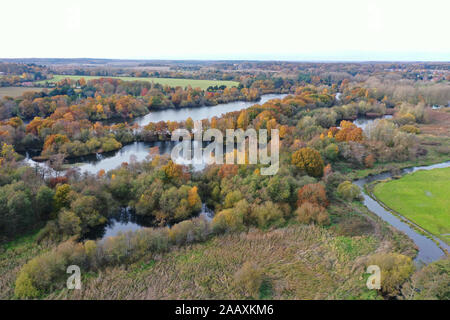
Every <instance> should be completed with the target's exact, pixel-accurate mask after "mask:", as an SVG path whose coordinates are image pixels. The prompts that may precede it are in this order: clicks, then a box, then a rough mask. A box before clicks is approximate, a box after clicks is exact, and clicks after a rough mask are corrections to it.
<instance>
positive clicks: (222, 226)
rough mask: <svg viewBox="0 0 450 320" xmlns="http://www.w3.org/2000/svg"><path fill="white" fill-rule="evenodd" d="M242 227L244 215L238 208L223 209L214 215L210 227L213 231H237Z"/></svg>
mask: <svg viewBox="0 0 450 320" xmlns="http://www.w3.org/2000/svg"><path fill="white" fill-rule="evenodd" d="M243 228H244V215H243V213H242V212H240V211H239V210H235V209H234V208H232V209H225V210H222V211H220V212H219V213H217V214H216V215H215V216H214V219H213V221H212V229H213V231H214V232H215V233H222V232H226V231H239V230H242V229H243Z"/></svg>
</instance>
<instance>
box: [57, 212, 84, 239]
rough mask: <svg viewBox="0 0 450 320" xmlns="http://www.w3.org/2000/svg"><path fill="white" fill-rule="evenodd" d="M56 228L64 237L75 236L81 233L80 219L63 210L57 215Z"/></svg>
mask: <svg viewBox="0 0 450 320" xmlns="http://www.w3.org/2000/svg"><path fill="white" fill-rule="evenodd" d="M58 226H59V230H60V232H62V233H63V234H64V235H66V236H72V235H76V234H79V233H80V232H81V219H80V218H79V217H78V216H77V215H76V214H75V213H74V212H72V211H69V210H67V209H63V210H61V212H60V213H59V215H58Z"/></svg>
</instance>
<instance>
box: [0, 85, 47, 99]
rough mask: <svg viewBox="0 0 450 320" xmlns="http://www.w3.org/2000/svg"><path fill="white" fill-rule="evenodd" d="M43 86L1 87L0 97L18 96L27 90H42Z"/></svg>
mask: <svg viewBox="0 0 450 320" xmlns="http://www.w3.org/2000/svg"><path fill="white" fill-rule="evenodd" d="M42 90H43V88H31V87H1V88H0V98H3V97H7V96H8V97H13V98H15V97H19V96H21V95H22V94H23V93H24V92H27V91H42Z"/></svg>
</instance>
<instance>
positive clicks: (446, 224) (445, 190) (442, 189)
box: [374, 168, 450, 243]
mask: <svg viewBox="0 0 450 320" xmlns="http://www.w3.org/2000/svg"><path fill="white" fill-rule="evenodd" d="M449 182H450V168H443V169H434V170H429V171H418V172H415V173H412V174H408V175H406V176H404V177H403V178H401V179H398V180H392V181H388V182H384V183H379V184H377V185H376V186H375V189H374V194H375V196H376V197H377V198H378V199H380V200H381V201H382V202H383V203H385V204H386V205H387V206H388V207H390V208H392V209H394V210H395V211H397V212H399V213H400V214H402V215H404V216H405V217H407V218H409V219H410V220H412V221H414V222H415V223H417V224H418V225H419V226H421V227H422V228H424V229H426V230H427V231H429V232H431V233H432V234H434V235H435V236H438V237H439V238H441V239H443V240H444V241H446V242H447V243H450V197H449V194H450V183H449Z"/></svg>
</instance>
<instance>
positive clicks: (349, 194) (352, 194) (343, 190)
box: [337, 181, 361, 201]
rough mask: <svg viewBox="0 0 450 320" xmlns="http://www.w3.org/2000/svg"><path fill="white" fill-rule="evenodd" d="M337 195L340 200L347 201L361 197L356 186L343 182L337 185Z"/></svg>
mask: <svg viewBox="0 0 450 320" xmlns="http://www.w3.org/2000/svg"><path fill="white" fill-rule="evenodd" d="M337 193H338V195H339V196H340V197H341V198H343V199H346V200H348V201H353V200H354V199H358V198H359V196H360V195H361V190H360V189H359V187H358V186H356V185H354V184H353V183H351V182H350V181H344V182H342V183H341V184H339V186H338V188H337Z"/></svg>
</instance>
